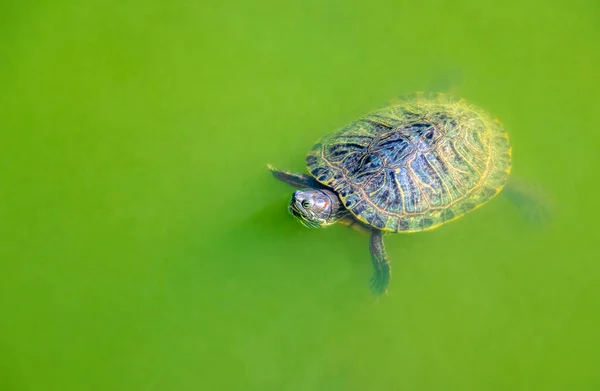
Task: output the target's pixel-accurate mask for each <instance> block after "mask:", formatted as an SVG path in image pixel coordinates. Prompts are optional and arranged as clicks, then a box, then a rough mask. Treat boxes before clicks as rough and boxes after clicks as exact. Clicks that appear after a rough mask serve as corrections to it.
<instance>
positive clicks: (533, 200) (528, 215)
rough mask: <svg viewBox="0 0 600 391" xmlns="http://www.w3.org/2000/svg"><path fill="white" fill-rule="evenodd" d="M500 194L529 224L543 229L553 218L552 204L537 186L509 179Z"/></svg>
mask: <svg viewBox="0 0 600 391" xmlns="http://www.w3.org/2000/svg"><path fill="white" fill-rule="evenodd" d="M502 193H503V194H504V196H505V197H506V198H508V199H509V200H510V201H511V202H512V203H513V205H515V206H516V207H517V209H518V210H519V213H520V214H521V216H522V217H523V219H525V220H526V221H527V222H528V223H529V224H532V225H534V226H537V227H543V226H545V225H547V224H549V223H550V222H551V221H552V220H553V218H554V203H553V202H552V200H551V198H550V196H549V195H548V193H547V192H546V191H545V190H544V189H543V188H542V187H541V186H539V185H537V184H534V183H530V182H527V181H525V180H523V179H519V178H514V177H510V178H509V180H508V183H507V184H506V186H505V187H504V189H503V190H502Z"/></svg>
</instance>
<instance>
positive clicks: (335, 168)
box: [306, 94, 511, 232]
mask: <svg viewBox="0 0 600 391" xmlns="http://www.w3.org/2000/svg"><path fill="white" fill-rule="evenodd" d="M306 163H307V167H308V170H309V172H310V173H311V174H312V175H313V176H314V177H315V178H316V179H317V180H318V181H319V182H321V183H323V184H324V185H326V186H328V187H331V188H333V190H334V191H335V192H337V193H338V195H339V197H340V199H341V200H342V202H343V204H344V205H345V207H346V208H347V209H348V210H350V211H351V212H352V213H353V214H354V215H355V216H356V218H358V219H359V220H360V221H362V222H363V223H365V224H367V225H370V226H372V227H375V228H378V229H381V230H384V231H389V232H401V231H402V232H414V231H423V230H427V229H432V228H435V227H437V226H439V225H441V224H443V223H445V222H448V221H450V220H453V219H456V218H458V217H460V216H462V215H464V214H465V213H468V212H469V211H471V210H473V209H476V208H477V207H479V206H481V205H482V204H483V203H485V202H486V201H488V200H490V199H491V198H492V197H493V196H495V195H496V194H497V193H498V192H499V191H500V190H501V189H502V187H503V186H504V184H505V183H506V180H507V178H508V175H509V172H510V166H511V148H510V145H509V142H508V136H507V134H506V132H505V131H504V130H503V129H502V126H501V125H500V123H499V122H498V121H495V120H493V119H492V118H491V117H489V116H488V114H486V113H485V112H483V111H482V110H480V109H479V108H477V107H475V106H473V105H471V104H468V103H467V102H465V101H464V100H455V99H453V98H451V97H448V96H447V95H443V94H417V95H414V96H411V97H408V98H405V99H404V100H402V101H400V102H398V103H396V104H394V105H392V106H390V107H386V108H384V109H380V110H377V111H375V112H373V113H370V114H368V115H366V116H364V117H363V118H361V119H359V120H358V121H355V122H353V123H351V124H349V125H348V126H346V127H344V128H343V129H341V130H340V131H338V132H337V133H333V134H330V135H327V136H325V137H324V138H323V139H322V140H321V141H320V142H318V143H317V144H316V145H315V146H314V147H313V148H312V150H311V151H310V152H309V154H308V156H307V158H306Z"/></svg>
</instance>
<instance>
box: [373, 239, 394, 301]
mask: <svg viewBox="0 0 600 391" xmlns="http://www.w3.org/2000/svg"><path fill="white" fill-rule="evenodd" d="M369 247H370V250H371V261H372V262H373V268H374V269H375V270H374V273H373V276H372V277H371V292H372V293H373V294H374V295H375V296H381V295H383V294H387V288H388V285H389V283H390V277H391V266H390V262H389V260H388V258H387V254H386V252H385V247H384V246H383V232H382V231H379V230H375V229H374V230H372V231H371V243H370V246H369Z"/></svg>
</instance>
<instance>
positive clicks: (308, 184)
mask: <svg viewBox="0 0 600 391" xmlns="http://www.w3.org/2000/svg"><path fill="white" fill-rule="evenodd" d="M267 168H268V169H269V171H271V173H272V174H273V176H274V177H275V178H277V179H279V180H280V181H282V182H285V183H287V184H288V185H291V186H294V187H296V188H312V189H323V188H324V186H323V185H321V184H320V183H319V182H317V180H316V179H315V178H313V177H311V176H310V175H307V174H298V173H293V172H288V171H281V170H278V169H276V168H275V167H273V166H271V165H270V164H267Z"/></svg>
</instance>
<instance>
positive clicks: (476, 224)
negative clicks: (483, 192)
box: [0, 0, 600, 391]
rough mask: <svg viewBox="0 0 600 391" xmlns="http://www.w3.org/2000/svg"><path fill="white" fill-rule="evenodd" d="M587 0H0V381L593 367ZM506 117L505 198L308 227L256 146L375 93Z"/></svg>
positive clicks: (536, 371)
mask: <svg viewBox="0 0 600 391" xmlns="http://www.w3.org/2000/svg"><path fill="white" fill-rule="evenodd" d="M599 25H600V6H599V3H598V2H596V1H590V0H574V1H563V2H546V1H537V0H534V1H495V2H484V1H459V2H454V1H428V0H426V1H390V0H375V1H330V2H323V1H294V2H276V1H271V0H267V1H236V2H229V1H212V0H211V1H196V2H194V1H181V0H173V1H161V2H152V1H150V2H144V1H127V0H125V1H111V0H109V1H102V2H100V1H89V2H75V1H52V2H50V1H39V2H35V3H30V2H16V1H13V2H2V3H0V390H2V391H22V390H23V391H24V390H36V391H37V390H40V391H50V390H61V391H66V390H102V391H105V390H127V391H135V390H177V391H180V390H181V391H183V390H223V391H229V390H257V391H258V390H260V391H267V390H276V391H305V390H306V391H364V390H369V391H379V390H382V391H390V390H414V391H421V390H436V391H439V390H444V391H446V390H457V391H458V390H460V391H465V390H476V391H488V390H528V391H529V390H598V389H600V371H599V364H600V349H599V348H600V336H599V333H600V331H599V330H600V315H599V310H598V309H599V305H600V284H599V282H600V281H599V280H600V263H599V262H598V260H599V259H600V251H599V246H600V235H599V233H598V221H599V218H600V214H599V213H598V191H599V190H600V187H599V185H598V177H599V176H598V175H599V174H598V169H599V167H600V158H599V153H600V129H599V121H598V113H599V112H600V73H599V71H598V64H599V63H600V29H599ZM417 90H442V91H449V92H452V93H453V94H457V95H459V96H461V97H464V98H466V99H468V100H469V101H471V102H473V103H476V104H477V105H479V106H481V107H483V108H484V109H486V110H487V111H489V112H490V113H492V114H493V115H494V116H496V117H498V118H500V119H501V121H502V122H503V124H504V126H505V128H506V129H507V130H508V132H509V134H510V136H511V142H512V145H513V157H514V167H513V174H514V175H515V176H517V177H519V178H521V179H523V180H525V181H528V182H530V183H533V184H535V185H536V186H539V187H540V188H543V189H544V191H545V192H546V194H547V196H548V198H549V200H551V204H552V205H553V207H554V217H553V220H552V221H551V222H549V223H546V224H543V225H542V226H536V225H532V224H528V223H527V222H526V221H525V220H524V219H523V218H522V216H521V215H520V213H519V211H518V209H516V208H514V206H513V205H512V204H511V202H510V201H509V200H508V199H507V198H505V197H497V198H495V199H494V200H492V201H491V202H490V203H488V204H487V205H485V206H484V207H483V208H481V209H479V210H477V211H476V212H474V213H472V214H470V215H468V216H466V217H464V218H462V219H459V220H457V221H456V222H452V223H450V224H447V225H444V226H443V227H441V228H439V229H436V230H434V231H431V232H424V233H417V234H410V235H393V236H389V237H387V238H386V246H387V249H388V253H389V256H390V259H391V260H392V262H393V276H392V282H391V286H390V290H389V295H388V296H386V297H383V298H379V299H376V298H374V297H373V296H372V295H371V294H370V292H369V289H368V281H369V277H370V275H371V264H370V259H369V252H368V238H367V237H365V236H361V235H360V234H358V233H356V232H353V231H351V230H350V229H348V228H345V227H342V226H335V227H331V228H327V229H323V230H309V229H307V228H305V227H303V226H301V225H300V224H298V223H297V222H296V221H294V219H293V217H292V216H291V215H289V213H288V212H287V209H286V203H287V201H288V200H289V197H290V195H291V191H292V190H293V189H292V188H290V187H287V186H286V185H285V184H283V183H280V182H277V181H275V180H274V179H273V178H272V177H271V176H270V175H269V173H268V172H267V170H266V164H267V163H272V164H274V165H276V166H277V167H281V168H286V169H291V170H297V171H302V170H304V157H305V154H306V152H307V151H308V150H309V148H310V147H311V146H312V144H313V143H314V142H315V141H316V140H317V139H319V138H320V137H321V136H322V135H324V134H326V133H328V132H331V131H334V130H336V129H338V128H340V127H341V126H343V125H345V124H347V123H349V122H351V121H352V120H354V119H356V118H358V117H359V116H361V115H362V114H364V113H366V112H368V111H370V110H372V109H375V108H377V107H381V106H382V105H384V104H386V103H387V102H389V101H391V100H392V99H393V98H394V97H397V96H400V95H403V94H407V93H411V92H413V91H417Z"/></svg>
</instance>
